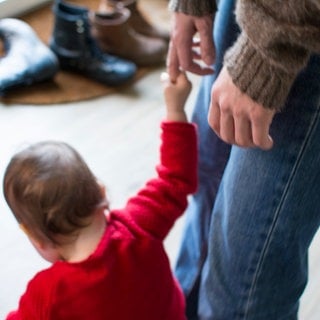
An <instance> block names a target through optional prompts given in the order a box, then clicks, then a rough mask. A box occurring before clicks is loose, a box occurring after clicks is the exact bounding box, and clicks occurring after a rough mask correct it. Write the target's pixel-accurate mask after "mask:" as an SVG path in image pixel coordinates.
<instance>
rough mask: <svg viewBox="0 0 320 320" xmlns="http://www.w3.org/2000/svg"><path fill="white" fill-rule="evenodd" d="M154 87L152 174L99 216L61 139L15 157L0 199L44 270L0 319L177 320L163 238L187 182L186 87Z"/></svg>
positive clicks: (190, 169) (96, 195)
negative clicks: (162, 107) (158, 92)
mask: <svg viewBox="0 0 320 320" xmlns="http://www.w3.org/2000/svg"><path fill="white" fill-rule="evenodd" d="M163 83H164V98H165V104H166V110H167V112H166V119H165V120H164V121H163V122H162V124H161V128H162V136H161V138H162V145H161V149H160V163H159V165H158V166H157V167H156V169H157V175H156V177H155V178H154V179H151V180H149V181H148V182H147V183H146V185H145V186H144V187H143V188H142V189H141V190H140V191H139V192H138V193H137V195H135V196H133V197H132V198H130V199H129V200H128V202H127V203H126V205H125V207H124V208H123V209H119V210H109V205H108V200H107V198H106V194H105V189H104V187H103V186H102V185H101V183H100V182H99V180H97V179H96V177H95V176H94V174H93V173H92V172H91V171H90V169H89V168H88V166H87V165H86V163H85V162H84V160H83V159H82V157H81V156H80V155H79V154H78V152H77V151H76V150H74V149H73V148H72V147H71V146H69V145H67V144H66V143H63V142H54V141H45V142H40V143H36V144H34V145H31V146H29V147H28V148H26V149H24V150H22V151H21V152H19V153H17V154H16V155H15V156H14V157H13V158H12V159H11V161H10V163H9V165H8V167H7V169H6V172H5V176H4V195H5V199H6V201H7V203H8V205H9V207H10V208H11V210H12V212H13V214H14V216H15V218H16V220H17V221H18V223H19V225H20V226H21V229H22V230H23V231H24V232H25V233H26V235H27V236H28V238H29V239H30V241H31V243H32V244H33V246H34V247H35V249H36V250H37V251H38V252H39V254H40V255H41V256H42V257H43V258H44V259H46V260H47V261H49V262H51V263H52V265H51V266H50V267H49V268H48V269H46V270H43V271H41V272H39V273H37V274H36V275H35V277H34V278H33V279H32V280H31V281H30V282H29V284H28V286H27V289H26V292H25V293H24V294H23V295H22V297H21V299H20V303H19V307H18V309H17V310H16V311H13V312H11V313H10V314H9V315H8V316H7V318H6V319H7V320H15V319H19V320H44V319H46V320H47V319H48V320H49V319H50V320H185V319H186V318H185V302H184V297H183V294H182V292H181V290H180V287H179V286H178V284H177V282H176V280H175V278H174V276H173V274H172V272H171V269H170V263H169V259H168V257H167V255H166V252H165V249H164V246H163V240H164V238H165V237H166V235H167V234H168V232H169V231H170V229H171V228H172V226H173V224H174V222H175V221H176V219H177V218H178V217H179V216H180V215H181V214H182V213H183V212H184V210H185V208H186V206H187V196H188V195H189V194H190V193H193V192H194V191H195V189H196V185H197V137H196V128H195V126H194V125H193V124H191V123H188V122H187V117H186V114H185V111H184V105H185V102H186V99H187V97H188V95H189V93H190V90H191V83H190V82H189V80H188V79H187V77H186V75H185V74H184V73H181V74H180V76H179V77H178V79H177V81H176V82H175V83H171V82H170V81H169V80H168V79H166V80H164V81H163Z"/></svg>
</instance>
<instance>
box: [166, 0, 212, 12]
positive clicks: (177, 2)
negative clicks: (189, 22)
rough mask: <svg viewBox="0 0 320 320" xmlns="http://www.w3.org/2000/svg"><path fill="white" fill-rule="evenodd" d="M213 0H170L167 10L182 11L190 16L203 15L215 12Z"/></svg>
mask: <svg viewBox="0 0 320 320" xmlns="http://www.w3.org/2000/svg"><path fill="white" fill-rule="evenodd" d="M216 9H217V7H216V1H215V0H197V1H195V0H171V1H170V2H169V10H171V11H175V12H182V13H186V14H189V15H192V16H203V15H206V14H213V13H215V12H216Z"/></svg>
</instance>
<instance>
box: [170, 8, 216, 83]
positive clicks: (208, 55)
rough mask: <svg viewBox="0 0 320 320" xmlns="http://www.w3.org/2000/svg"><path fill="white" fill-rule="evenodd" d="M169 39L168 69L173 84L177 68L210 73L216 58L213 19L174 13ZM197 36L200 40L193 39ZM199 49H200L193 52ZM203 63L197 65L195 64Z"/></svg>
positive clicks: (201, 73)
mask: <svg viewBox="0 0 320 320" xmlns="http://www.w3.org/2000/svg"><path fill="white" fill-rule="evenodd" d="M172 20H173V21H172V31H171V39H170V44H169V50H168V57H167V70H168V73H169V75H170V79H171V81H173V82H175V81H176V79H177V77H178V75H179V73H180V69H182V70H184V71H189V72H192V73H195V74H198V75H207V74H211V73H213V69H212V67H211V65H212V64H213V63H214V59H215V48H214V44H213V37H212V28H213V16H212V15H209V14H208V15H204V16H202V17H197V16H191V15H186V14H184V13H181V12H175V13H173V19H172ZM196 34H198V37H199V40H198V41H196V42H195V41H194V39H193V37H194V36H195V35H196ZM196 49H199V50H196ZM197 60H198V61H202V62H203V63H198V61H197Z"/></svg>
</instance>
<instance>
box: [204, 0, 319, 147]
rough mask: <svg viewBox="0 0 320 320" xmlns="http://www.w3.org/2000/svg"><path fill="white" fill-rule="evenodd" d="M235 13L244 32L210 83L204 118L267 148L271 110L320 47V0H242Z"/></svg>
mask: <svg viewBox="0 0 320 320" xmlns="http://www.w3.org/2000/svg"><path fill="white" fill-rule="evenodd" d="M236 17H237V21H238V24H239V26H240V28H241V30H242V32H241V34H240V36H239V38H238V39H237V41H236V43H235V44H234V45H233V46H232V47H231V48H230V50H229V51H228V52H227V53H226V55H225V61H224V65H225V67H224V69H223V70H222V72H221V74H220V76H219V77H218V79H217V80H216V82H215V84H214V86H213V88H212V99H211V106H210V110H209V115H208V120H209V124H210V126H211V127H212V128H213V129H214V130H215V131H216V133H217V134H218V135H219V136H220V137H221V138H222V139H223V140H224V141H226V142H228V143H232V144H237V145H240V146H244V147H252V146H257V147H260V148H264V149H268V148H270V147H271V146H272V139H271V137H269V134H268V131H269V126H270V124H271V122H272V118H273V115H274V114H275V112H277V111H279V110H280V109H281V107H282V106H283V104H284V102H285V99H286V97H287V95H288V92H289V90H290V88H291V86H292V83H293V81H294V80H295V78H296V77H297V74H298V73H299V72H300V70H301V69H302V68H303V67H304V66H305V65H306V63H307V61H308V59H309V57H310V54H312V53H319V52H320V40H319V39H320V1H318V0H309V1H300V0H291V1H277V0H259V1H258V0H255V1H252V0H240V1H238V4H237V8H236Z"/></svg>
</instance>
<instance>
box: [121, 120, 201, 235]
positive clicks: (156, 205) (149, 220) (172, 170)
mask: <svg viewBox="0 0 320 320" xmlns="http://www.w3.org/2000/svg"><path fill="white" fill-rule="evenodd" d="M161 128H162V136H161V138H162V145H161V148H160V164H159V165H158V166H157V167H156V169H157V173H158V176H157V177H156V178H154V179H151V180H150V181H148V182H147V183H146V185H145V187H144V188H143V189H141V190H140V192H139V193H138V194H137V195H136V196H135V197H133V198H131V199H130V200H129V201H128V203H127V206H126V208H125V211H126V214H127V217H128V218H129V219H132V220H133V221H134V222H135V223H136V224H138V225H139V226H140V227H141V228H142V229H143V230H144V231H146V232H148V233H149V234H151V236H153V237H156V238H159V239H161V240H162V239H164V238H165V236H166V235H167V233H168V232H169V231H170V229H171V228H172V226H173V224H174V222H175V220H176V219H177V218H178V217H179V216H180V215H181V214H182V213H183V212H184V210H185V208H186V206H187V196H188V195H189V194H191V193H193V192H195V190H196V187H197V136H196V128H195V126H194V125H193V124H190V123H179V122H164V123H162V126H161Z"/></svg>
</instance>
